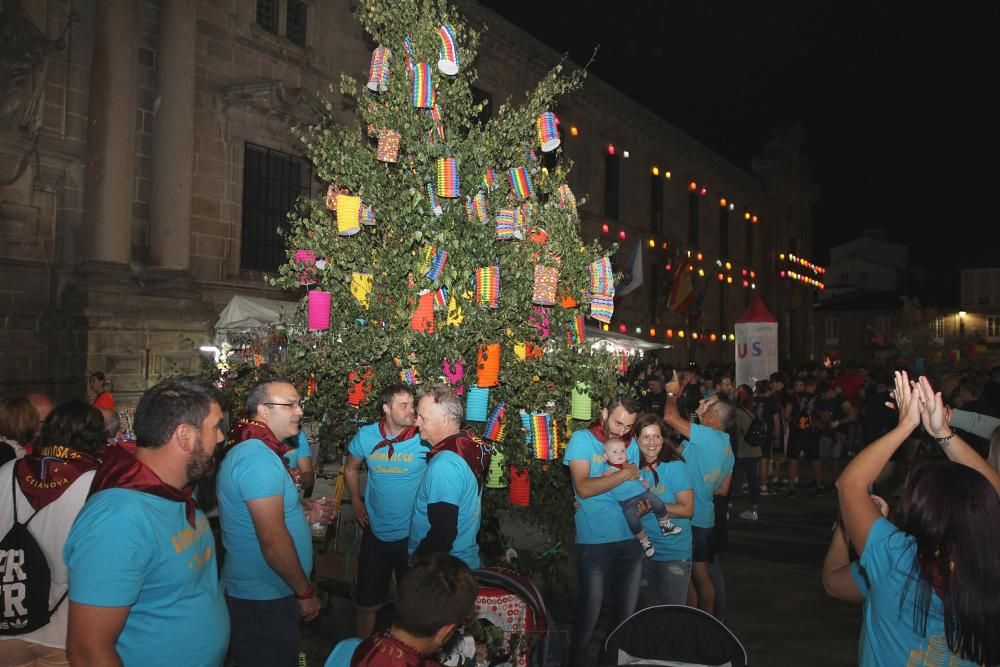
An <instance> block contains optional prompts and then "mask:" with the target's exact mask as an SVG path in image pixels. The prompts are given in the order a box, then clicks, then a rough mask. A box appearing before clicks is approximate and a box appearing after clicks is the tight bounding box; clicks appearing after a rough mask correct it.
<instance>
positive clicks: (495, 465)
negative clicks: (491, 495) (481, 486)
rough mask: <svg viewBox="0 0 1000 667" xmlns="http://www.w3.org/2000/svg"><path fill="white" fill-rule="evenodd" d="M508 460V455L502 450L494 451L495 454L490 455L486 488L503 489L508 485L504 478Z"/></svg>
mask: <svg viewBox="0 0 1000 667" xmlns="http://www.w3.org/2000/svg"><path fill="white" fill-rule="evenodd" d="M506 462H507V457H505V456H504V455H503V454H501V453H500V452H496V451H495V452H493V456H491V457H490V469H489V472H487V473H486V488H488V489H502V488H504V487H505V486H507V483H506V482H505V481H504V478H503V477H504V467H505V466H506Z"/></svg>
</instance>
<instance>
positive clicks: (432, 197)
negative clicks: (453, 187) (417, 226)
mask: <svg viewBox="0 0 1000 667" xmlns="http://www.w3.org/2000/svg"><path fill="white" fill-rule="evenodd" d="M427 201H428V202H429V203H430V205H431V210H432V211H434V215H437V216H440V215H441V214H442V213H443V212H444V209H443V208H441V200H440V199H438V196H437V193H436V192H434V184H433V183H428V184H427Z"/></svg>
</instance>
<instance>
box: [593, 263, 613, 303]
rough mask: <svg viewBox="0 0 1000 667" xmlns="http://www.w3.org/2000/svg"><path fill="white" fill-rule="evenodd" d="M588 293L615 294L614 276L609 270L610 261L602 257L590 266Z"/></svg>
mask: <svg viewBox="0 0 1000 667" xmlns="http://www.w3.org/2000/svg"><path fill="white" fill-rule="evenodd" d="M590 293H591V294H611V295H614V293H615V274H614V271H612V269H611V260H610V259H608V258H607V257H602V258H600V259H598V260H596V261H594V262H592V263H591V264H590Z"/></svg>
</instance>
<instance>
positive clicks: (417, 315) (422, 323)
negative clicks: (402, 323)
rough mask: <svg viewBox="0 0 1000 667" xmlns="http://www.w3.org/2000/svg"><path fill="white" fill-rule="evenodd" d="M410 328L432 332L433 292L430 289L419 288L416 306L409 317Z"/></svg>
mask: <svg viewBox="0 0 1000 667" xmlns="http://www.w3.org/2000/svg"><path fill="white" fill-rule="evenodd" d="M410 330H412V331H419V332H420V333H434V294H433V293H432V292H431V291H430V290H426V289H425V290H421V292H420V294H419V295H418V296H417V307H416V309H415V310H414V311H413V316H412V317H411V318H410Z"/></svg>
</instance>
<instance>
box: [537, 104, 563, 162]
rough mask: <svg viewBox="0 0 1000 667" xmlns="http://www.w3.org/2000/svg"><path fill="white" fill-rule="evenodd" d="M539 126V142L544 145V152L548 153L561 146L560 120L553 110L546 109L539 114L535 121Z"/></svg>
mask: <svg viewBox="0 0 1000 667" xmlns="http://www.w3.org/2000/svg"><path fill="white" fill-rule="evenodd" d="M535 125H536V126H537V127H538V143H539V144H541V146H542V152H543V153H548V152H549V151H554V150H555V149H557V148H559V144H560V141H561V140H560V139H559V128H558V126H559V120H558V119H557V118H556V115H555V114H554V113H552V112H551V111H546V112H545V113H543V114H540V115H539V116H538V119H537V120H536V121H535Z"/></svg>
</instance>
